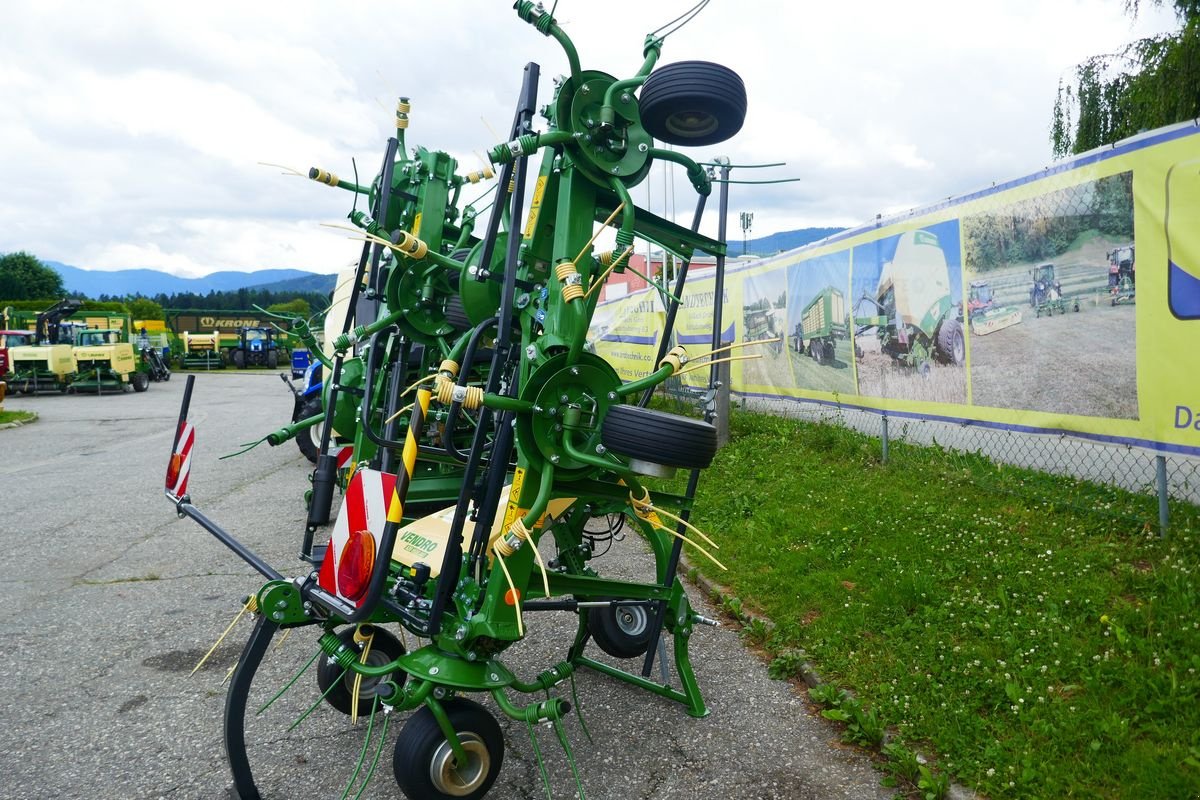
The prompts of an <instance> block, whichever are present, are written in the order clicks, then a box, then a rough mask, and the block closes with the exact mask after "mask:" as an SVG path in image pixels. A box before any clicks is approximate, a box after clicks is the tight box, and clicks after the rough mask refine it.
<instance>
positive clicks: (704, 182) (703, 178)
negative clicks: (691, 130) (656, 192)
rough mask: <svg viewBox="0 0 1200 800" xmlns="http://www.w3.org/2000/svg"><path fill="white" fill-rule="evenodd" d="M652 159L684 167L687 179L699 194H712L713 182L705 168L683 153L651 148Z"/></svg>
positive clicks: (706, 195)
mask: <svg viewBox="0 0 1200 800" xmlns="http://www.w3.org/2000/svg"><path fill="white" fill-rule="evenodd" d="M650 157H651V158H661V159H663V160H665V161H674V162H675V163H676V164H680V165H682V166H683V167H684V169H686V170H687V178H688V180H689V181H691V183H692V188H694V189H695V190H696V192H697V193H698V194H702V195H704V196H705V197H708V195H709V194H710V193H711V192H712V181H711V180H709V178H708V173H707V172H705V171H704V167H702V166H700V165H699V164H697V163H696V162H695V161H693V160H692V159H690V158H688V157H687V156H686V155H684V154H683V153H680V152H677V151H675V150H663V149H662V148H661V147H651V148H650Z"/></svg>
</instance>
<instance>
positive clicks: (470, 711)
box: [392, 697, 504, 800]
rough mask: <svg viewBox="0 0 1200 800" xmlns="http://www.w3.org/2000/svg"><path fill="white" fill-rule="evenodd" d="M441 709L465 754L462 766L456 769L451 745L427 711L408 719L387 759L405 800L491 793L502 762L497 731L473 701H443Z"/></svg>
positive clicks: (446, 799)
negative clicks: (406, 799) (465, 759)
mask: <svg viewBox="0 0 1200 800" xmlns="http://www.w3.org/2000/svg"><path fill="white" fill-rule="evenodd" d="M442 709H443V710H444V711H445V712H446V716H447V718H449V720H450V725H451V727H452V728H454V732H455V733H457V734H458V739H459V741H460V742H461V743H462V746H463V750H465V751H466V754H467V763H466V764H459V763H457V761H456V760H455V758H454V751H453V750H452V749H451V747H450V742H448V741H447V740H446V736H445V734H443V733H442V729H441V728H440V727H438V724H437V720H436V719H435V718H434V716H433V712H432V711H430V710H429V708H428V707H427V706H426V707H423V708H421V710H420V711H418V712H417V713H415V714H413V716H412V718H411V719H409V721H408V723H407V724H406V725H405V726H404V729H403V730H401V731H400V736H399V738H397V740H396V751H395V755H394V756H393V758H392V770H393V771H394V772H395V774H396V783H398V784H399V785H400V789H401V791H403V792H404V794H405V795H406V796H407V797H408V798H409V799H410V800H450V798H465V800H478V799H479V798H481V797H483V796H484V795H485V794H487V791H488V789H490V788H491V787H492V784H493V783H494V782H495V780H496V776H497V775H499V774H500V766H501V764H502V763H503V762H504V736H503V734H502V733H501V732H500V725H499V724H497V722H496V720H495V718H494V717H492V715H491V714H489V713H488V712H487V710H486V709H485V708H484V707H483V706H481V705H479V704H478V703H476V702H474V701H473V700H467V699H465V698H462V697H455V698H451V699H449V700H444V701H442Z"/></svg>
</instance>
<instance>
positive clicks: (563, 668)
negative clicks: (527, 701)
mask: <svg viewBox="0 0 1200 800" xmlns="http://www.w3.org/2000/svg"><path fill="white" fill-rule="evenodd" d="M574 673H575V665H574V664H572V663H571V662H569V661H560V662H559V663H557V664H555V665H554V666H553V667H551V668H550V669H547V670H543V671H542V672H541V673H540V674H539V675H538V676H537V678H535V679H534V680H533V681H531V682H529V683H526V682H525V681H522V680H519V679H517V678H515V677H514V678H513V681H512V683H510V684H509V685H510V686H511V687H512V688H514V689H516V690H517V691H518V692H524V693H525V694H533V693H534V692H544V691H546V690H548V689H550V688H551V687H552V686H556V685H558V684H559V683H562V682H563V681H565V680H566V679H567V678H569V677H571V675H573V674H574Z"/></svg>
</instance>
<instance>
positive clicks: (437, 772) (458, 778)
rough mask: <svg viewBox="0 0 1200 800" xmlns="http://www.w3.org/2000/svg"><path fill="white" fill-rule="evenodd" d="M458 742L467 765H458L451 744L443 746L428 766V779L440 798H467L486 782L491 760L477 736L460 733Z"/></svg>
mask: <svg viewBox="0 0 1200 800" xmlns="http://www.w3.org/2000/svg"><path fill="white" fill-rule="evenodd" d="M458 740H459V741H460V742H461V743H462V747H463V750H464V751H466V754H467V763H466V764H462V765H460V764H458V762H457V761H456V760H455V758H454V751H453V750H452V749H451V748H450V743H449V742H442V743H441V745H439V746H438V749H437V751H436V752H434V754H433V760H432V761H431V762H430V764H429V779H430V780H431V781H433V785H434V786H435V787H436V788H437V790H438V791H439V792H442V793H443V794H448V795H450V796H451V797H466V796H467V795H469V794H471V793H472V792H474V791H475V790H476V789H478V788H479V787H480V786H482V785H483V782H484V780H486V779H487V774H488V769H489V767H490V766H491V756H490V755H489V754H488V750H487V745H485V744H484V743H483V739H481V738H480V737H479V736H478V735H477V734H474V733H471V732H464V733H459V734H458Z"/></svg>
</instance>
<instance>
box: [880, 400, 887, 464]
mask: <svg viewBox="0 0 1200 800" xmlns="http://www.w3.org/2000/svg"><path fill="white" fill-rule="evenodd" d="M880 419H881V421H882V422H883V428H882V429H881V430H880V432H879V439H880V441H881V442H882V443H883V453H882V460H883V463H884V464H886V463H887V462H888V428H887V425H888V423H887V412H886V411H885V412H883V415H882V416H881V417H880Z"/></svg>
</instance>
